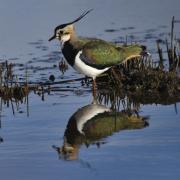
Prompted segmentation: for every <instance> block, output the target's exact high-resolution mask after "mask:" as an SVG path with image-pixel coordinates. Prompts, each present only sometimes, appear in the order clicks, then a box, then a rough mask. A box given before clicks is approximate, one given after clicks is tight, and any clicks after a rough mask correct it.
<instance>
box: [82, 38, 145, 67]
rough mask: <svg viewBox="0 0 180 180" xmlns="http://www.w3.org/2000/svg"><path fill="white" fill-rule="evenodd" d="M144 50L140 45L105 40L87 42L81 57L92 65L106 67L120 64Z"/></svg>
mask: <svg viewBox="0 0 180 180" xmlns="http://www.w3.org/2000/svg"><path fill="white" fill-rule="evenodd" d="M141 51H142V48H141V47H140V46H118V47H117V46H115V45H114V44H112V43H108V42H105V41H103V40H94V41H90V42H88V43H86V44H85V45H84V46H83V48H82V54H81V59H82V60H83V61H84V62H85V63H86V64H89V65H91V66H95V67H99V68H101V67H102V68H104V67H108V66H113V65H116V64H119V63H121V62H123V61H125V60H127V59H128V58H130V57H131V56H137V55H139V54H140V52H141Z"/></svg>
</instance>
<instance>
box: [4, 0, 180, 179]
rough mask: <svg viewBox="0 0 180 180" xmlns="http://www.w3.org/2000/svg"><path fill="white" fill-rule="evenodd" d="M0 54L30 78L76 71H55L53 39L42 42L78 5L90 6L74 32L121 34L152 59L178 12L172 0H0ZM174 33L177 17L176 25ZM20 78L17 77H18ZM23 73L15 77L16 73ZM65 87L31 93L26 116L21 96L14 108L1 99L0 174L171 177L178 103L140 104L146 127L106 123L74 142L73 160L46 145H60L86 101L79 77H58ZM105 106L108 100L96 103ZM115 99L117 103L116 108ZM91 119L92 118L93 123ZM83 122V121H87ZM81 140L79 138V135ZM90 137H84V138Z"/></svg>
mask: <svg viewBox="0 0 180 180" xmlns="http://www.w3.org/2000/svg"><path fill="white" fill-rule="evenodd" d="M0 4H1V5H0V23H1V28H0V32H1V33H0V59H1V60H2V61H3V60H4V59H7V60H8V61H9V62H12V63H15V64H18V65H17V66H15V67H14V73H15V74H17V75H18V78H24V76H25V68H27V69H28V76H29V80H30V81H43V82H45V81H47V80H48V78H49V76H50V75H52V74H53V75H54V76H55V78H56V79H55V80H56V81H59V80H61V79H72V78H78V77H82V75H80V74H78V73H77V72H75V71H74V70H72V69H71V68H69V69H68V71H66V72H65V74H64V75H62V74H61V73H60V71H59V69H58V63H59V61H60V59H61V58H62V54H61V53H60V50H59V43H58V42H52V43H49V42H48V39H49V37H50V36H51V35H52V33H53V28H54V27H55V26H56V25H58V24H61V23H64V22H67V21H71V20H73V19H74V18H76V17H77V16H79V15H80V13H81V12H82V11H83V10H87V9H90V8H94V11H92V12H91V13H90V14H89V15H88V16H87V17H86V18H84V19H83V20H82V21H81V22H78V23H77V24H76V29H77V31H78V34H79V35H82V36H90V37H98V38H103V39H105V40H109V41H124V40H125V36H129V37H131V38H130V40H129V41H131V40H133V41H136V42H141V43H142V44H145V45H146V46H148V48H149V50H150V52H151V53H152V55H153V57H154V58H155V59H156V58H157V54H156V44H155V41H156V39H157V38H162V39H163V38H166V37H168V33H169V31H170V22H171V18H172V16H175V17H176V18H177V20H179V19H180V14H179V12H180V3H179V1H178V0H172V1H169V0H164V1H163V2H162V1H159V0H158V1H157V0H156V1H155V0H151V1H143V0H136V1H133V2H132V1H130V0H126V1H125V0H120V1H119V0H113V1H102V0H100V1H98V2H97V1H94V0H91V1H84V0H78V1H73V0H66V1H64V0H62V1H59V0H52V1H48V0H45V1H42V2H41V1H39V2H37V1H35V0H29V1H27V2H25V1H23V0H14V1H10V0H0ZM175 31H176V34H177V35H178V36H179V33H180V32H179V23H177V24H176V28H175ZM20 80H21V79H20ZM22 80H23V79H22ZM62 87H63V88H66V89H68V88H69V89H71V90H72V91H57V92H51V93H50V95H48V94H45V97H44V98H45V101H42V100H41V97H40V96H38V95H37V94H34V93H33V92H31V93H30V94H29V116H28V117H27V106H26V103H23V104H20V105H19V107H18V108H16V105H14V107H15V114H14V115H13V112H12V108H11V105H10V107H9V108H7V106H6V105H4V104H3V108H2V112H1V129H0V137H1V141H2V142H1V143H0V178H1V179H5V180H11V179H14V180H16V179H17V180H19V179H26V180H28V179H29V180H32V179H44V180H46V179H47V180H48V179H54V180H56V179H70V178H74V179H84V178H86V179H93V178H94V179H111V178H112V177H113V178H114V179H127V180H130V179H133V180H134V179H158V180H159V179H163V180H165V179H179V178H180V172H179V169H178V167H179V165H180V160H179V157H180V153H179V149H180V140H179V136H180V131H179V128H180V121H179V119H180V115H179V111H180V104H179V103H178V102H177V104H176V108H175V105H174V104H170V105H156V104H149V105H142V104H140V107H139V108H140V109H139V115H140V117H147V116H148V117H149V118H148V119H147V124H149V126H145V127H141V128H134V129H132V128H131V129H129V128H128V127H129V126H128V125H127V126H126V127H124V129H119V130H117V129H115V128H114V129H113V130H112V132H111V133H110V134H109V135H107V134H105V135H104V136H103V137H101V138H95V140H92V139H88V143H87V141H84V140H83V141H82V143H80V145H79V151H78V156H77V157H76V160H74V161H70V160H67V159H66V158H64V157H63V156H61V154H60V155H59V154H58V153H57V151H56V149H54V148H53V147H52V146H54V147H56V148H58V147H62V146H63V144H64V135H65V131H66V128H67V125H68V122H69V120H70V118H71V117H72V115H73V114H74V113H75V112H77V111H79V109H80V108H83V107H85V106H87V105H89V104H91V102H92V96H91V92H90V87H81V83H80V82H74V83H68V84H62ZM102 105H103V106H106V107H107V108H110V107H111V104H108V105H107V104H104V103H102ZM122 110H123V106H122V105H121V106H120V109H119V110H118V111H119V112H121V111H122ZM96 120H97V119H96ZM96 122H99V121H95V123H94V124H93V123H92V125H94V126H96V127H97V125H98V124H96ZM87 127H91V126H90V125H89V126H87ZM80 138H81V140H82V139H83V138H84V137H83V135H82V134H80ZM90 140H91V141H90Z"/></svg>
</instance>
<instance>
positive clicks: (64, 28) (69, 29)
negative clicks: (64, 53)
mask: <svg viewBox="0 0 180 180" xmlns="http://www.w3.org/2000/svg"><path fill="white" fill-rule="evenodd" d="M90 11H92V9H90V10H88V11H85V12H84V13H82V14H81V16H79V17H78V18H77V19H75V20H74V21H72V22H69V23H65V24H61V25H59V26H57V27H56V28H55V29H54V35H53V36H52V37H51V38H50V39H49V41H52V40H53V39H58V40H60V41H62V42H66V41H69V40H70V38H71V35H73V34H74V32H75V30H74V25H73V24H74V23H76V22H78V21H79V20H80V19H82V18H83V17H84V16H85V15H86V14H88V13H89V12H90Z"/></svg>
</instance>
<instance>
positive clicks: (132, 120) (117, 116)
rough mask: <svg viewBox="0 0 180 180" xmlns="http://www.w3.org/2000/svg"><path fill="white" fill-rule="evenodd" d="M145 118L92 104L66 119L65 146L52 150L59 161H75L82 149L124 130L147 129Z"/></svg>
mask: <svg viewBox="0 0 180 180" xmlns="http://www.w3.org/2000/svg"><path fill="white" fill-rule="evenodd" d="M148 125H149V124H148V121H147V118H146V117H141V116H139V115H137V114H135V113H133V112H130V111H128V112H127V111H120V112H117V111H114V110H112V109H110V108H108V107H106V106H105V105H101V104H98V103H97V102H96V101H93V103H92V104H88V105H86V106H84V107H81V108H80V109H78V110H77V111H76V112H75V113H74V114H73V115H72V116H71V117H70V119H69V121H68V124H67V127H66V130H65V133H64V142H63V145H62V146H61V147H57V146H53V148H54V149H55V150H56V151H57V152H58V155H59V158H60V159H64V160H76V159H78V155H79V151H80V148H81V146H82V145H85V146H86V147H87V148H88V147H89V146H90V145H93V144H96V145H97V146H98V147H100V146H101V144H104V143H105V142H104V141H103V140H104V138H106V137H108V136H111V135H113V133H115V132H119V131H121V130H127V129H141V128H144V127H146V126H148Z"/></svg>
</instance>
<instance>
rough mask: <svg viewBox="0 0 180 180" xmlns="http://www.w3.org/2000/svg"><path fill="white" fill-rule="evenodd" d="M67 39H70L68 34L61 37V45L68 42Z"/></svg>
mask: <svg viewBox="0 0 180 180" xmlns="http://www.w3.org/2000/svg"><path fill="white" fill-rule="evenodd" d="M69 39H70V34H65V35H62V36H61V41H62V43H64V42H66V41H69Z"/></svg>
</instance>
